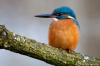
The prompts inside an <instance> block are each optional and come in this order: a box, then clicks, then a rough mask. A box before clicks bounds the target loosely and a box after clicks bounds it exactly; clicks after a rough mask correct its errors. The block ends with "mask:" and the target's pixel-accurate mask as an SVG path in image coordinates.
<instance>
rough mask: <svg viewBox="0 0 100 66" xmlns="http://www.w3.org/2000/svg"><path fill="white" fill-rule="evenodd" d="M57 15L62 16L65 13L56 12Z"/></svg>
mask: <svg viewBox="0 0 100 66" xmlns="http://www.w3.org/2000/svg"><path fill="white" fill-rule="evenodd" d="M55 15H56V16H61V15H63V13H56V14H55Z"/></svg>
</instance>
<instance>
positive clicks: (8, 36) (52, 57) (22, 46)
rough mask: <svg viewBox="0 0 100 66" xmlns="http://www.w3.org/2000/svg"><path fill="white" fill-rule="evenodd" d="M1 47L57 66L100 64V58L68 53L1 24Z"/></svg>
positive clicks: (92, 65) (97, 65) (90, 65)
mask: <svg viewBox="0 0 100 66" xmlns="http://www.w3.org/2000/svg"><path fill="white" fill-rule="evenodd" d="M0 48H1V49H6V50H9V51H12V52H16V53H19V54H23V55H26V56H29V57H32V58H36V59H39V60H42V61H45V62H47V63H49V64H52V65H55V66H100V59H96V58H95V57H89V56H84V55H81V54H80V53H76V52H75V53H68V52H66V51H64V50H62V49H58V48H54V47H51V46H49V45H47V44H44V43H40V42H37V41H35V40H33V39H29V38H26V37H24V36H20V35H17V34H15V33H13V32H10V31H9V30H8V29H6V27H5V26H4V25H0Z"/></svg>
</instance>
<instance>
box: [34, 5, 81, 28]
mask: <svg viewBox="0 0 100 66" xmlns="http://www.w3.org/2000/svg"><path fill="white" fill-rule="evenodd" d="M65 15H66V16H65ZM68 16H70V18H71V19H73V21H74V22H75V23H76V24H77V26H78V27H79V28H80V25H79V23H78V20H77V18H76V14H75V13H74V11H73V10H72V9H71V8H70V7H67V6H62V7H59V8H56V9H54V11H53V13H51V14H43V15H36V17H42V18H52V17H54V18H57V19H59V20H61V19H67V18H69V17H68Z"/></svg>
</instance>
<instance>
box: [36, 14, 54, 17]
mask: <svg viewBox="0 0 100 66" xmlns="http://www.w3.org/2000/svg"><path fill="white" fill-rule="evenodd" d="M35 17H40V18H52V17H53V15H52V14H42V15H36V16H35Z"/></svg>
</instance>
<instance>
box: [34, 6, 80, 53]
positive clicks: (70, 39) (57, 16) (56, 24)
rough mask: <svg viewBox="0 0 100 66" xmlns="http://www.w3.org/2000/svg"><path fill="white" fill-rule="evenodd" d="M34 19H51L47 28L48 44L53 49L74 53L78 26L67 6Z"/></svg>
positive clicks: (72, 12)
mask: <svg viewBox="0 0 100 66" xmlns="http://www.w3.org/2000/svg"><path fill="white" fill-rule="evenodd" d="M35 17H40V18H51V19H52V23H51V24H50V26H49V32H48V43H49V45H50V46H52V47H55V48H62V49H64V50H67V51H68V52H69V51H74V50H75V49H76V48H77V45H78V41H79V36H80V35H79V32H80V25H79V22H78V20H77V18H76V14H75V12H74V11H73V10H72V9H71V8H70V7H68V6H61V7H58V8H56V9H54V10H53V12H52V13H51V14H41V15H36V16H35Z"/></svg>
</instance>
